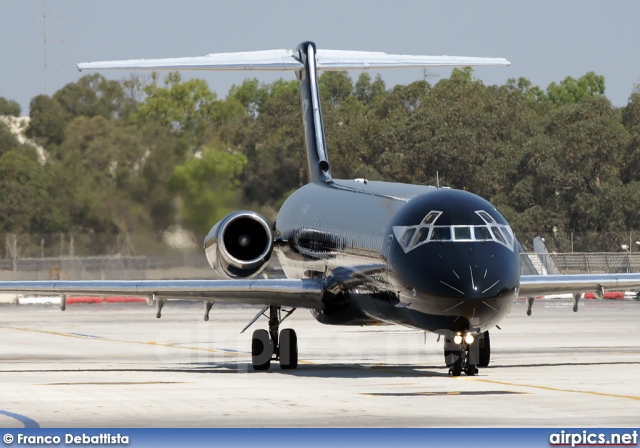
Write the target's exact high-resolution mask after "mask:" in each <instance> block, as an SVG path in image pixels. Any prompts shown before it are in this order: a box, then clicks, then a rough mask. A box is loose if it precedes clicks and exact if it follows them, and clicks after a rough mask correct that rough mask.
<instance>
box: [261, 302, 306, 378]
mask: <svg viewBox="0 0 640 448" xmlns="http://www.w3.org/2000/svg"><path fill="white" fill-rule="evenodd" d="M292 312H293V310H291V311H289V312H288V314H286V315H285V316H284V317H282V311H281V307H279V306H275V305H272V306H270V307H269V331H267V330H256V331H254V332H253V336H252V338H251V364H252V366H253V369H254V370H268V369H269V366H270V365H271V361H272V360H273V361H280V368H281V369H284V370H289V369H295V368H297V367H298V337H297V336H296V332H295V331H294V330H293V329H291V328H285V329H284V330H282V331H279V328H280V324H281V323H282V321H283V320H284V319H286V318H287V317H288V316H289V315H290V314H291V313H292Z"/></svg>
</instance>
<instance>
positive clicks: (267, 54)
mask: <svg viewBox="0 0 640 448" xmlns="http://www.w3.org/2000/svg"><path fill="white" fill-rule="evenodd" d="M510 64H511V63H510V62H509V61H508V60H506V59H504V58H477V57H466V56H414V55H402V54H387V53H381V52H368V51H342V50H323V49H318V50H317V52H316V68H317V69H318V70H325V71H345V70H381V69H385V68H412V67H417V68H421V67H422V68H429V67H462V66H468V65H475V66H479V65H510ZM302 69H304V63H303V62H302V61H301V59H300V55H299V53H298V52H297V51H294V50H267V51H246V52H239V53H214V54H208V55H206V56H196V57H188V58H165V59H131V60H125V61H102V62H82V63H80V64H78V70H81V71H82V70H293V71H295V70H302Z"/></svg>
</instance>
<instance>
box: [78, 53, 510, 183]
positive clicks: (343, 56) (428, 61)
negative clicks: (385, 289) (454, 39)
mask: <svg viewBox="0 0 640 448" xmlns="http://www.w3.org/2000/svg"><path fill="white" fill-rule="evenodd" d="M509 64H510V62H509V61H507V60H506V59H504V58H477V57H464V56H413V55H401V54H386V53H380V52H368V51H341V50H322V49H319V50H318V49H317V48H316V45H315V44H314V43H313V42H303V43H301V44H300V45H298V47H297V48H296V49H295V50H268V51H249V52H241V53H216V54H208V55H206V56H197V57H192V58H170V59H134V60H127V61H104V62H84V63H81V64H78V70H90V69H93V70H292V71H295V72H296V76H297V78H298V82H299V86H300V99H301V105H302V120H303V123H304V129H305V141H306V145H307V162H308V169H309V180H310V181H311V182H314V183H320V184H331V183H332V179H331V169H330V166H329V159H328V155H327V147H326V142H325V138H324V124H323V121H322V110H321V108H320V100H319V90H318V81H317V72H318V70H324V71H344V70H378V69H386V68H413V67H419V68H424V67H460V66H468V65H509Z"/></svg>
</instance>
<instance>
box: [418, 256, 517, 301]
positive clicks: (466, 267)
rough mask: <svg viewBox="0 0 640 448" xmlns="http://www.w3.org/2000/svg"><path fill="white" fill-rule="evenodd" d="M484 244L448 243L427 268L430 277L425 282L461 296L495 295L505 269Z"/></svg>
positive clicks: (506, 282)
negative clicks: (463, 244)
mask: <svg viewBox="0 0 640 448" xmlns="http://www.w3.org/2000/svg"><path fill="white" fill-rule="evenodd" d="M487 249H488V248H484V247H473V246H471V245H468V247H460V248H458V247H449V248H448V250H440V251H439V252H440V253H438V255H437V260H438V262H437V263H436V265H435V266H434V265H433V264H432V267H431V268H430V271H431V272H433V274H434V275H433V277H432V279H431V281H428V282H427V283H428V285H425V286H426V288H427V289H431V290H435V291H438V292H440V293H441V294H444V295H449V296H454V297H465V298H486V297H492V296H494V295H497V294H498V292H499V291H500V290H502V289H503V288H504V287H511V286H512V285H510V283H511V282H508V281H505V278H506V277H508V273H509V269H505V268H507V267H506V266H504V264H505V263H504V262H501V260H500V259H496V254H495V252H494V251H492V250H490V249H489V250H487Z"/></svg>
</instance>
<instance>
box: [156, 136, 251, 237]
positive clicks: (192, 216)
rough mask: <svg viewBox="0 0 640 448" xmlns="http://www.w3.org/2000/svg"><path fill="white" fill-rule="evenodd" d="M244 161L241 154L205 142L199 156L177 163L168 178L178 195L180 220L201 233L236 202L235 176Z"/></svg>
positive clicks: (236, 176) (237, 179)
mask: <svg viewBox="0 0 640 448" xmlns="http://www.w3.org/2000/svg"><path fill="white" fill-rule="evenodd" d="M246 163H247V159H246V157H245V156H244V155H242V154H239V153H233V152H230V151H225V150H221V149H218V148H216V147H215V146H207V147H206V148H204V150H203V151H202V155H201V157H200V158H193V159H191V160H187V161H186V162H185V163H184V164H182V165H178V166H176V167H175V169H174V171H173V175H172V176H171V179H170V181H169V185H170V186H171V189H172V191H174V192H175V193H176V194H177V195H178V197H179V198H180V199H181V201H180V207H179V211H180V214H181V216H182V219H183V220H184V223H185V224H187V225H188V226H189V227H190V228H192V229H193V230H194V231H195V232H197V233H198V234H200V235H201V236H204V234H206V232H207V231H208V230H209V229H210V228H211V227H212V226H213V225H214V224H215V223H216V222H218V221H219V220H220V219H222V218H224V217H225V216H226V215H227V214H229V213H231V212H232V211H234V206H236V205H237V196H238V195H237V189H238V187H239V185H240V181H239V176H240V174H241V173H242V170H243V169H244V166H245V165H246Z"/></svg>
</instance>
